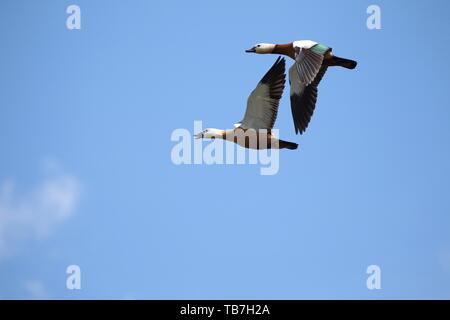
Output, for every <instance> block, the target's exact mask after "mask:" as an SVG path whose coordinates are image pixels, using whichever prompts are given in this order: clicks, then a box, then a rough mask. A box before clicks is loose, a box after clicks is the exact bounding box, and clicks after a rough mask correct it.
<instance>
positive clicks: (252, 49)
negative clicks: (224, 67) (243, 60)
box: [245, 47, 256, 53]
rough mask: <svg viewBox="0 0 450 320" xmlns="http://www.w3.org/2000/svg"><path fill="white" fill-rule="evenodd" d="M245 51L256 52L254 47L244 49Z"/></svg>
mask: <svg viewBox="0 0 450 320" xmlns="http://www.w3.org/2000/svg"><path fill="white" fill-rule="evenodd" d="M245 52H247V53H251V52H253V53H254V52H256V48H255V47H253V48H251V49H248V50H245Z"/></svg>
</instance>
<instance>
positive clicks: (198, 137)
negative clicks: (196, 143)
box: [194, 132, 203, 139]
mask: <svg viewBox="0 0 450 320" xmlns="http://www.w3.org/2000/svg"><path fill="white" fill-rule="evenodd" d="M194 138H195V139H201V138H203V133H201V132H200V133H197V134H196V135H195V136H194Z"/></svg>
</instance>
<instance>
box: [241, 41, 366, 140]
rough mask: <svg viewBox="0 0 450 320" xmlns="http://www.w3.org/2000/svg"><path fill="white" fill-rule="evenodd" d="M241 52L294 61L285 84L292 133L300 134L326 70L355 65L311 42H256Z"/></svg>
mask: <svg viewBox="0 0 450 320" xmlns="http://www.w3.org/2000/svg"><path fill="white" fill-rule="evenodd" d="M245 52H253V53H260V54H271V53H273V54H281V55H286V56H288V57H291V58H292V59H294V60H295V63H294V64H293V65H292V67H291V68H290V69H289V83H290V85H291V91H290V95H291V111H292V118H293V120H294V126H295V133H296V134H298V133H299V132H300V134H303V133H304V132H305V130H306V128H307V127H308V124H309V122H310V120H311V117H312V115H313V113H314V109H315V107H316V101H317V87H318V85H319V83H320V81H321V80H322V78H323V76H324V74H325V72H326V71H327V68H328V67H331V66H339V67H344V68H347V69H354V68H355V67H356V65H357V62H356V61H353V60H350V59H344V58H340V57H337V56H335V55H334V54H333V52H332V49H331V48H330V47H327V46H325V45H323V44H319V43H317V42H314V41H311V40H300V41H294V42H291V43H287V44H272V43H259V44H257V45H255V46H253V47H252V48H251V49H248V50H246V51H245Z"/></svg>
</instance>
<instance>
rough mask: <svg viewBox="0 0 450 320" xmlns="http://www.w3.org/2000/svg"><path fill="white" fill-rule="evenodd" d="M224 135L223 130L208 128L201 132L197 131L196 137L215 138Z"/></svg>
mask: <svg viewBox="0 0 450 320" xmlns="http://www.w3.org/2000/svg"><path fill="white" fill-rule="evenodd" d="M222 136H223V130H219V129H212V128H207V129H205V130H203V131H202V132H200V133H197V134H196V135H195V136H194V137H195V139H215V138H220V137H222Z"/></svg>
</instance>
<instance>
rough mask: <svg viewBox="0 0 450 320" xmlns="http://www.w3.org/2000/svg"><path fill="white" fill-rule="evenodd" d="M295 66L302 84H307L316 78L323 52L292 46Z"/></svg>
mask: <svg viewBox="0 0 450 320" xmlns="http://www.w3.org/2000/svg"><path fill="white" fill-rule="evenodd" d="M294 51H295V66H296V69H297V73H298V77H299V79H300V81H301V83H303V84H304V85H309V84H310V83H311V82H313V80H314V79H315V78H316V76H317V74H318V73H319V70H320V67H321V66H322V62H323V54H320V53H317V52H314V51H313V50H312V48H302V47H294Z"/></svg>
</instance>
